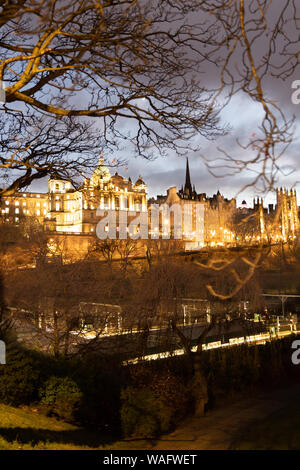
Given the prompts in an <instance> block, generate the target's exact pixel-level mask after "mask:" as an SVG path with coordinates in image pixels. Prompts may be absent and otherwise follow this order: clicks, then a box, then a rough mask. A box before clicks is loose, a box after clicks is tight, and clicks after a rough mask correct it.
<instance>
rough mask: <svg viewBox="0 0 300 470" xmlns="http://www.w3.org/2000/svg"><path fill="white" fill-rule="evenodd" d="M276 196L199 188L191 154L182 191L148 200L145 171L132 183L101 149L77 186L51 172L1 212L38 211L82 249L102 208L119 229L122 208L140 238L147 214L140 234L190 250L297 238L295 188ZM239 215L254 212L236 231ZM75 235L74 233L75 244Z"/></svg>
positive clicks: (5, 202) (11, 217)
mask: <svg viewBox="0 0 300 470" xmlns="http://www.w3.org/2000/svg"><path fill="white" fill-rule="evenodd" d="M276 197H277V201H276V204H275V205H273V204H269V206H268V208H264V207H263V201H262V199H255V200H254V204H253V208H247V205H246V203H245V201H243V204H242V208H237V206H236V200H235V199H226V198H225V197H224V196H222V195H221V194H220V192H219V191H218V192H217V193H216V194H214V195H213V196H212V197H207V195H206V194H205V193H197V192H196V190H195V186H192V184H191V178H190V171H189V164H188V160H187V166H186V176H185V184H184V186H182V187H181V189H180V190H179V191H177V188H176V187H175V186H174V187H171V188H169V189H168V190H167V194H166V195H165V196H157V198H155V199H154V198H151V199H149V200H147V186H146V185H145V183H144V181H143V180H142V178H141V177H139V178H138V179H137V181H136V182H135V183H134V184H133V183H132V181H131V179H130V178H128V179H126V178H124V177H122V176H120V175H119V174H118V173H117V172H116V173H115V174H114V175H111V173H110V171H109V169H108V168H107V166H106V165H105V163H104V159H103V157H102V155H101V157H100V159H99V162H98V165H97V166H96V168H95V170H94V172H93V174H92V176H91V178H86V179H85V180H84V182H83V184H82V185H81V187H79V188H78V189H74V188H73V187H72V185H71V182H70V181H68V180H64V179H62V178H60V177H58V176H56V175H52V176H51V177H50V179H49V181H48V192H47V193H44V194H43V193H29V192H28V193H25V192H19V193H16V194H14V195H11V196H7V197H4V198H2V201H1V215H2V221H3V222H8V223H15V224H18V223H20V221H21V219H22V218H26V217H33V218H35V219H37V220H38V221H39V222H40V223H41V224H43V225H44V227H45V230H47V231H49V232H53V233H57V234H60V235H63V234H66V235H71V234H74V235H75V234H76V235H77V238H78V246H79V249H81V248H82V246H83V244H84V243H85V242H84V240H83V239H84V236H86V235H90V236H94V235H95V234H96V228H97V224H98V223H99V220H101V217H103V216H104V212H103V213H102V214H100V213H99V212H97V210H99V209H100V210H103V211H105V210H106V211H107V210H113V211H114V212H115V213H116V231H118V230H119V231H120V233H121V227H122V225H121V222H120V214H121V213H123V214H124V212H126V215H128V217H126V224H127V225H126V230H127V231H128V227H130V226H134V227H135V229H134V230H135V231H136V238H139V235H138V232H139V231H141V227H142V225H141V224H140V225H138V224H136V225H134V223H132V222H133V221H134V220H137V219H138V218H139V217H140V218H141V216H144V215H145V217H146V219H143V220H146V221H147V220H148V226H147V225H146V236H142V234H140V235H141V238H147V237H148V238H167V239H168V238H178V239H182V240H183V241H184V246H185V249H186V250H195V249H198V248H201V247H203V246H212V247H213V246H226V245H229V246H230V245H236V244H237V243H240V244H243V243H249V242H250V243H253V242H255V243H256V242H257V241H259V240H265V239H268V240H271V241H275V242H276V241H280V240H285V241H286V240H288V239H291V238H295V237H296V234H297V232H298V230H299V217H298V206H297V197H296V191H295V190H290V191H288V190H286V189H280V190H277V191H276ZM153 205H155V207H156V208H158V209H157V212H158V218H157V219H156V222H155V223H153V220H152V208H153ZM164 207H167V212H166V213H164V212H163V211H164V209H163V208H164ZM174 207H177V208H178V207H179V209H180V211H179V212H180V218H181V219H180V224H179V225H180V230H181V232H180V234H179V235H180V236H178V237H176V236H175V235H176V230H177V228H176V227H177V225H176V221H175V218H174V217H175V216H174V214H175V211H174V210H173V209H174ZM172 208H173V209H172ZM186 210H188V212H189V214H190V221H191V223H190V224H187V223H186V221H185V217H184V213H185V211H186ZM168 211H169V212H168ZM240 216H242V219H244V220H247V219H248V216H250V217H252V219H251V221H250V224H249V223H245V227H246V229H245V230H244V233H243V234H242V235H241V234H240V233H239V234H238V233H237V232H238V231H239V230H238V228H237V227H238V225H237V224H238V221H239V217H240ZM200 219H201V220H200ZM199 220H200V223H199ZM107 228H108V227H107ZM105 229H106V226H105ZM125 234H126V232H125ZM144 234H145V232H144ZM79 235H82V237H81V238H80V237H79ZM131 235H132V233H131V232H130V236H131ZM237 235H238V236H237ZM118 237H119V236H118V235H117V238H118ZM121 238H122V237H121ZM125 238H126V237H125ZM74 240H75V238H74ZM74 240H73V241H72V240H71V238H70V244H72V243H74Z"/></svg>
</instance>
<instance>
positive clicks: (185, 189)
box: [184, 158, 192, 197]
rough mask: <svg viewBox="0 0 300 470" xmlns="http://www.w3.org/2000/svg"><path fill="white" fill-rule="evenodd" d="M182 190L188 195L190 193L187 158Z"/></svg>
mask: <svg viewBox="0 0 300 470" xmlns="http://www.w3.org/2000/svg"><path fill="white" fill-rule="evenodd" d="M184 192H185V194H186V195H187V196H189V197H190V196H191V195H192V185H191V177H190V168H189V159H188V158H187V159H186V172H185V185H184Z"/></svg>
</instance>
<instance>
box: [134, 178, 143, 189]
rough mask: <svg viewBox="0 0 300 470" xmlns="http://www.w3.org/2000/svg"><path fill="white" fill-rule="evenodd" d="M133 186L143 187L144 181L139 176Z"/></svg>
mask: <svg viewBox="0 0 300 470" xmlns="http://www.w3.org/2000/svg"><path fill="white" fill-rule="evenodd" d="M134 186H135V187H138V186H145V183H144V181H143V180H142V177H141V175H140V176H139V177H138V179H137V180H136V182H135V183H134Z"/></svg>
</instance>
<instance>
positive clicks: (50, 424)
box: [0, 404, 149, 450]
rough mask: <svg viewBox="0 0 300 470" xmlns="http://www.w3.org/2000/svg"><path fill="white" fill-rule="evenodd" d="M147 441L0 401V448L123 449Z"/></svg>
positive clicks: (140, 445) (144, 445)
mask: <svg viewBox="0 0 300 470" xmlns="http://www.w3.org/2000/svg"><path fill="white" fill-rule="evenodd" d="M147 444H148V446H149V443H146V442H145V441H143V440H141V441H139V442H138V443H137V442H132V443H131V442H130V441H129V442H128V441H120V442H115V443H107V437H106V438H105V437H103V435H101V434H97V432H96V431H95V432H92V431H88V430H85V429H82V428H79V427H77V426H74V425H72V424H69V423H65V422H63V421H59V420H57V419H55V418H49V417H46V416H44V415H40V414H38V413H36V412H34V411H32V410H30V409H27V408H14V407H11V406H7V405H3V404H0V450H92V449H93V450H127V449H132V448H134V449H144V448H146V446H147Z"/></svg>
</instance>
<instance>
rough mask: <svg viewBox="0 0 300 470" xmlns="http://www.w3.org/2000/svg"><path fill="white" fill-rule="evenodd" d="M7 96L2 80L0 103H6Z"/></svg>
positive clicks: (0, 84) (0, 82)
mask: <svg viewBox="0 0 300 470" xmlns="http://www.w3.org/2000/svg"><path fill="white" fill-rule="evenodd" d="M5 101H6V96H5V89H4V84H3V82H2V80H0V103H5Z"/></svg>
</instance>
